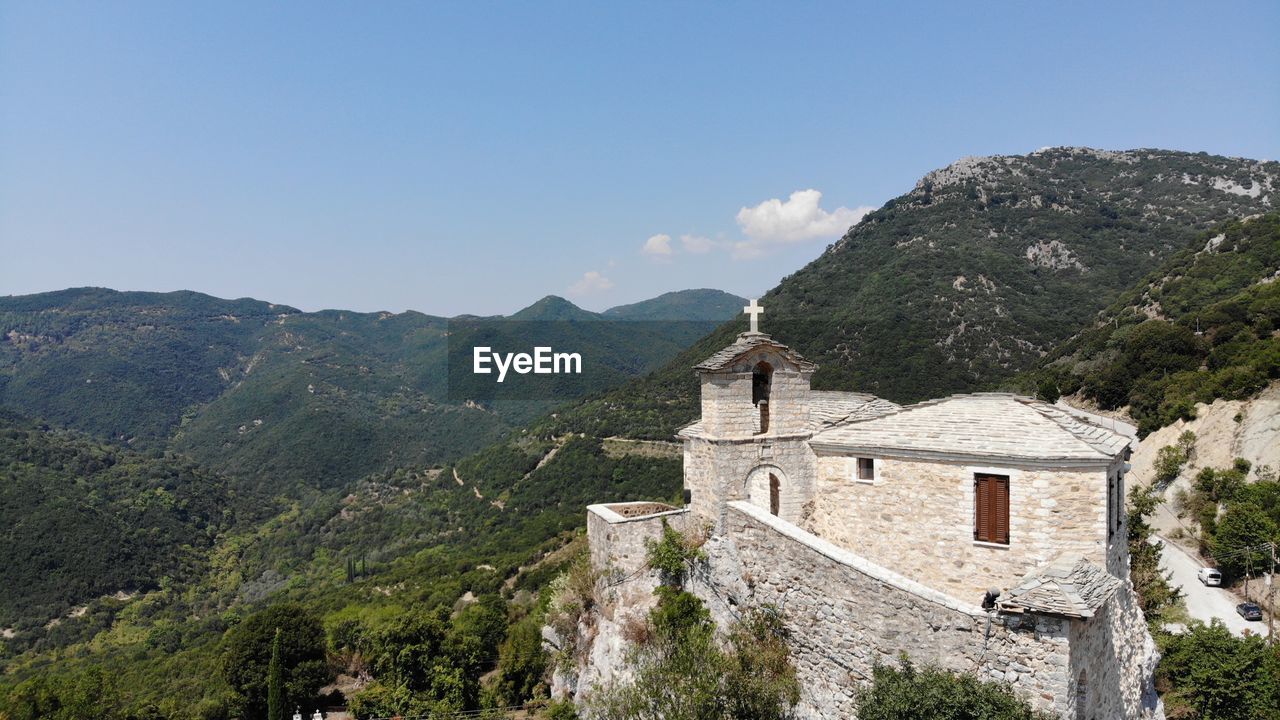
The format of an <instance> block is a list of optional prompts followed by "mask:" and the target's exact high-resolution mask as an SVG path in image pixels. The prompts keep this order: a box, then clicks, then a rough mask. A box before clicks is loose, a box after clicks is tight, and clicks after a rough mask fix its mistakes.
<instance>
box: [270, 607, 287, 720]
mask: <svg viewBox="0 0 1280 720" xmlns="http://www.w3.org/2000/svg"><path fill="white" fill-rule="evenodd" d="M284 714H285V707H284V660H283V658H281V656H280V628H276V635H275V637H274V638H272V640H271V662H270V663H268V664H267V720H284Z"/></svg>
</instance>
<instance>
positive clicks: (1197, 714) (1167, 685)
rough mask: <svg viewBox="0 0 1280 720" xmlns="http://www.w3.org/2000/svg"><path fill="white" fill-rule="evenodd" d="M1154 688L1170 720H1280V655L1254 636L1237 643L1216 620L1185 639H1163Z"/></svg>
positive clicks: (1183, 636)
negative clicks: (1158, 693)
mask: <svg viewBox="0 0 1280 720" xmlns="http://www.w3.org/2000/svg"><path fill="white" fill-rule="evenodd" d="M1161 653H1162V656H1161V658H1160V664H1159V666H1157V668H1156V687H1157V689H1158V690H1160V691H1161V693H1162V694H1163V696H1164V703H1165V713H1166V715H1167V716H1168V717H1170V718H1180V719H1188V720H1191V719H1194V720H1276V718H1280V655H1278V654H1277V653H1276V651H1275V649H1273V648H1268V647H1267V646H1266V642H1265V640H1264V639H1263V638H1261V637H1259V636H1257V635H1254V636H1250V637H1247V638H1237V637H1236V636H1234V635H1232V634H1231V631H1230V630H1228V629H1227V627H1226V626H1225V625H1223V624H1222V622H1221V621H1220V620H1216V619H1215V620H1214V621H1213V624H1211V625H1204V624H1202V623H1200V622H1192V623H1191V626H1190V627H1189V629H1188V631H1187V632H1186V633H1184V634H1181V635H1163V636H1161Z"/></svg>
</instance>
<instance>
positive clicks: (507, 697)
mask: <svg viewBox="0 0 1280 720" xmlns="http://www.w3.org/2000/svg"><path fill="white" fill-rule="evenodd" d="M542 622H543V619H542V615H541V613H534V614H531V615H529V616H527V617H525V618H523V619H521V620H520V621H519V622H517V623H516V624H515V625H513V626H511V631H510V632H509V633H507V639H506V640H504V641H503V643H502V646H501V648H499V650H498V675H497V680H496V681H495V683H494V693H495V694H496V695H497V697H498V700H499V701H500V702H501V703H502V704H503V705H518V704H520V703H523V702H525V701H527V700H529V699H531V698H533V697H536V696H537V695H538V694H539V692H540V691H541V688H542V685H543V676H544V675H545V674H546V671H547V653H546V651H545V650H543V649H542Z"/></svg>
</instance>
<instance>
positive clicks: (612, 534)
mask: <svg viewBox="0 0 1280 720" xmlns="http://www.w3.org/2000/svg"><path fill="white" fill-rule="evenodd" d="M663 508H666V509H665V510H664V509H663ZM637 509H644V510H657V512H651V513H649V514H644V515H635V514H634V513H633V510H637ZM688 518H689V512H688V510H683V509H676V508H672V507H670V506H669V505H663V504H662V503H652V502H627V503H611V504H607V505H591V506H589V507H588V508H587V543H588V544H589V545H590V548H591V569H592V570H594V571H596V572H599V573H605V574H619V575H630V574H632V573H635V572H637V571H639V570H641V569H642V568H644V567H645V565H646V563H647V555H648V549H647V548H646V546H645V543H646V542H648V541H650V540H652V541H657V540H660V539H662V524H663V522H666V523H667V524H669V525H670V526H671V527H672V528H674V529H675V530H678V531H680V532H685V531H686V530H687V529H688V527H687V525H688Z"/></svg>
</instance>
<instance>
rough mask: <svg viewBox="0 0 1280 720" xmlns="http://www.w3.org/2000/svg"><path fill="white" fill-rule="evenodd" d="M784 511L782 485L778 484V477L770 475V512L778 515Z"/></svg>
mask: <svg viewBox="0 0 1280 720" xmlns="http://www.w3.org/2000/svg"><path fill="white" fill-rule="evenodd" d="M781 509H782V484H781V483H779V482H778V476H777V475H774V474H773V473H769V512H770V513H771V514H773V515H777V514H778V512H779V511H780V510H781Z"/></svg>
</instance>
